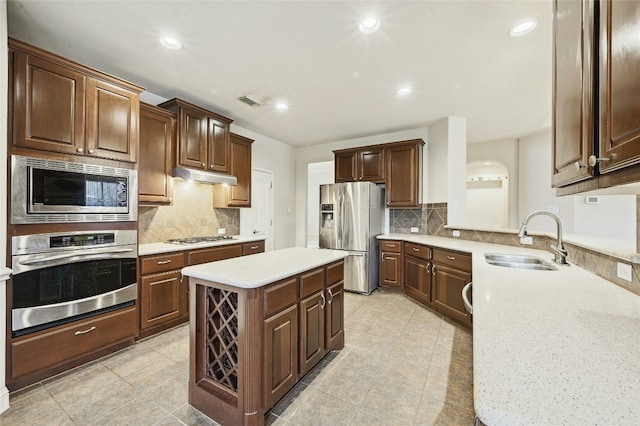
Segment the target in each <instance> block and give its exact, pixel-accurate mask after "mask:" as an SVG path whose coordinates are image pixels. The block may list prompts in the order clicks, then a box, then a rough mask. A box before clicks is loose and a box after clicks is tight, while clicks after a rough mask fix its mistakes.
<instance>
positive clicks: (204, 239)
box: [167, 235, 236, 244]
mask: <svg viewBox="0 0 640 426" xmlns="http://www.w3.org/2000/svg"><path fill="white" fill-rule="evenodd" d="M235 239H236V238H235V237H230V236H228V235H211V236H205V237H189V238H173V239H171V240H167V242H168V243H169V244H198V243H210V242H213V241H223V240H235Z"/></svg>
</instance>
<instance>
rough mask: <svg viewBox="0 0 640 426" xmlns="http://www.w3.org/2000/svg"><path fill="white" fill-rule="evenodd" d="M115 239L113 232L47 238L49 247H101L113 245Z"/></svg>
mask: <svg viewBox="0 0 640 426" xmlns="http://www.w3.org/2000/svg"><path fill="white" fill-rule="evenodd" d="M114 242H115V238H114V235H113V232H111V233H102V234H85V235H58V236H55V237H49V247H51V248H57V247H79V246H101V245H104V244H113V243H114Z"/></svg>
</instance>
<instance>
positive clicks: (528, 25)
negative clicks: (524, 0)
mask: <svg viewBox="0 0 640 426" xmlns="http://www.w3.org/2000/svg"><path fill="white" fill-rule="evenodd" d="M536 25H538V23H537V22H536V21H533V20H529V21H524V22H521V23H519V24H518V25H516V26H514V27H513V28H511V31H509V35H510V36H511V37H520V36H523V35H525V34H527V33H529V32H531V31H533V29H534V28H535V27H536Z"/></svg>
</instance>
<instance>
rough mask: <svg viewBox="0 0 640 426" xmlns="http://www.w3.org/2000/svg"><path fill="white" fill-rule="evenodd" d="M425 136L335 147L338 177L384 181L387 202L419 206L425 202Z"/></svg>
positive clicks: (405, 206)
mask: <svg viewBox="0 0 640 426" xmlns="http://www.w3.org/2000/svg"><path fill="white" fill-rule="evenodd" d="M423 145H424V141H423V140H422V139H412V140H406V141H399V142H392V143H387V144H380V145H369V146H362V147H358V148H349V149H341V150H336V151H333V152H334V155H335V157H334V158H335V163H334V166H335V181H336V182H355V181H369V182H374V183H384V184H385V187H386V191H385V198H386V206H387V207H390V208H394V207H404V208H418V207H420V203H421V202H422V147H423Z"/></svg>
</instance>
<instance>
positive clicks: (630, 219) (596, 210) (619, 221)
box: [572, 195, 636, 245]
mask: <svg viewBox="0 0 640 426" xmlns="http://www.w3.org/2000/svg"><path fill="white" fill-rule="evenodd" d="M597 197H598V203H597V204H587V203H586V202H585V196H584V195H575V196H573V197H572V198H573V211H574V218H573V221H574V230H573V232H574V233H576V234H589V235H598V236H601V237H609V238H616V239H621V240H626V241H628V242H629V243H630V244H632V245H635V242H636V196H635V195H598V196H597ZM605 223H606V227H605V226H603V224H605Z"/></svg>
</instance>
